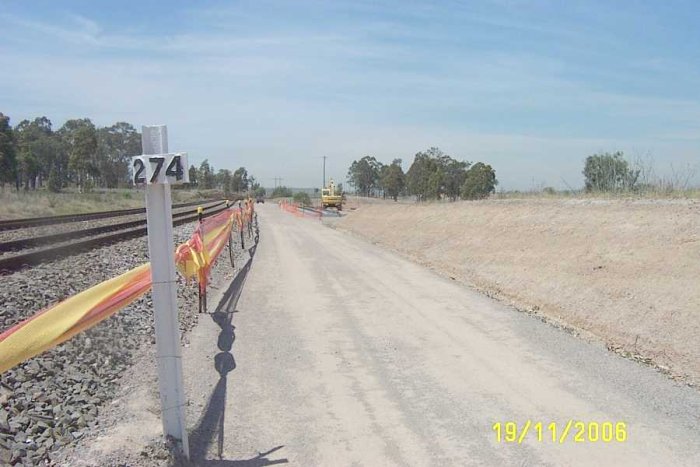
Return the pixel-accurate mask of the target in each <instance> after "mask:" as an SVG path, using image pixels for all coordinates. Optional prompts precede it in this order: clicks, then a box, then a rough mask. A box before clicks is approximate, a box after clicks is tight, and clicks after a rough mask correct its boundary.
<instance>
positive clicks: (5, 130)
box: [0, 112, 17, 190]
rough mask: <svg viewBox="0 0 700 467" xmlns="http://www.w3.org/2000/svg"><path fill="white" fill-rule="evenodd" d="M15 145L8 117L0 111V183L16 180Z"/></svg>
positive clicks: (3, 185)
mask: <svg viewBox="0 0 700 467" xmlns="http://www.w3.org/2000/svg"><path fill="white" fill-rule="evenodd" d="M16 173H17V145H16V141H15V134H14V131H13V129H12V126H10V117H8V116H6V115H4V114H3V113H2V112H0V184H1V185H2V188H3V190H4V189H5V183H6V182H10V183H12V182H13V181H14V182H16Z"/></svg>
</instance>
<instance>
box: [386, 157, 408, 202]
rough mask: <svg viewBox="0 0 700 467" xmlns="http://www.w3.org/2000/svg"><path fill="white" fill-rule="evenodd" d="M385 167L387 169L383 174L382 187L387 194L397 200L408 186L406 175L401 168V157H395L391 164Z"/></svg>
mask: <svg viewBox="0 0 700 467" xmlns="http://www.w3.org/2000/svg"><path fill="white" fill-rule="evenodd" d="M384 167H386V169H385V170H384V174H383V175H382V182H381V184H382V189H383V190H384V193H385V194H386V195H387V196H391V197H392V198H393V199H394V201H396V200H397V199H398V196H399V195H400V194H401V193H403V190H404V188H405V187H406V175H405V174H404V173H403V168H401V159H394V160H393V162H392V163H391V164H389V165H386V166H384Z"/></svg>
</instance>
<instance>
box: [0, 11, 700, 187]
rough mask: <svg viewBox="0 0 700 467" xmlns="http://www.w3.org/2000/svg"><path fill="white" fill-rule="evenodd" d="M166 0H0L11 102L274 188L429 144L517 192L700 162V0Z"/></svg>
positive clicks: (2, 54) (0, 48)
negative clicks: (120, 128) (596, 162)
mask: <svg viewBox="0 0 700 467" xmlns="http://www.w3.org/2000/svg"><path fill="white" fill-rule="evenodd" d="M162 3H163V2H153V1H143V0H142V1H138V2H132V1H122V2H119V3H118V4H116V6H110V7H107V6H106V5H107V4H106V3H102V2H94V1H71V2H60V3H59V2H51V1H45V2H36V1H35V2H15V1H12V2H10V1H5V0H0V111H1V112H3V113H5V114H7V115H10V117H12V119H13V120H12V122H13V123H15V124H16V123H17V122H19V121H20V120H21V119H24V118H33V117H35V116H41V115H46V116H48V117H49V118H50V119H51V120H52V121H53V122H54V124H55V125H56V127H58V126H60V125H61V124H62V123H63V122H64V121H65V120H66V119H69V118H78V117H90V118H91V119H93V121H94V122H95V123H96V124H98V125H110V124H112V123H114V122H115V121H121V120H125V121H129V122H131V123H133V124H135V125H139V126H140V125H143V124H155V123H165V124H167V125H168V130H169V131H168V132H169V135H170V149H171V150H176V151H187V152H188V153H189V154H190V161H191V162H194V163H199V162H201V160H202V159H204V158H208V159H209V161H210V162H211V163H212V164H213V165H214V166H215V167H216V168H231V169H235V168H237V167H239V166H245V167H247V168H248V170H249V172H251V173H252V174H253V175H255V176H257V178H258V179H259V180H261V181H262V182H263V184H264V185H267V186H271V185H272V184H273V181H272V178H273V177H277V176H280V177H283V178H284V182H283V183H284V184H287V185H291V186H315V185H318V184H320V180H321V156H323V155H326V156H328V162H327V164H328V166H327V167H328V169H327V171H328V173H329V174H330V175H333V176H335V177H336V178H337V179H340V180H344V179H345V173H346V171H347V167H348V166H349V164H350V162H351V161H352V160H353V159H357V158H360V157H362V156H364V155H368V154H369V155H374V156H376V157H377V158H378V159H380V160H383V161H385V162H390V161H391V160H392V159H393V158H396V157H400V158H402V159H403V160H404V169H408V166H409V165H410V162H411V161H412V160H413V155H414V154H415V153H416V152H418V151H420V150H424V149H426V148H428V147H430V146H438V147H440V148H441V149H442V150H443V151H445V152H446V153H448V154H450V155H452V156H453V157H456V158H460V159H466V160H469V161H485V162H488V163H491V164H492V165H493V166H494V167H495V169H496V172H497V176H498V179H499V181H500V182H501V187H502V188H505V189H529V188H531V187H533V186H542V185H552V186H555V187H564V186H565V185H567V184H568V185H570V186H574V187H578V186H581V185H582V176H581V169H582V166H583V160H584V159H585V157H586V156H587V155H589V154H592V153H595V152H599V151H616V150H622V151H624V152H625V153H626V154H627V155H628V156H629V157H631V158H637V157H643V158H645V159H646V160H647V161H649V160H653V162H654V164H655V166H656V170H657V172H658V173H659V174H661V175H668V174H671V173H672V172H676V173H681V172H684V171H686V170H687V168H688V167H691V168H692V169H693V170H695V171H698V172H700V165H699V163H700V85H699V84H700V28H698V20H699V19H700V2H696V1H690V0H688V1H668V2H659V1H633V0H628V1H600V2H597V1H566V2H554V1H538V0H491V1H480V2H469V1H463V2H456V1H442V2H413V1H399V2H371V1H362V0H360V1H333V2H326V1H309V2H284V1H264V0H263V1H238V2H206V1H202V2H199V1H198V2H191V1H189V2H169V6H168V7H167V8H166V7H164V6H162ZM699 180H700V177H698V176H697V175H696V176H695V177H694V181H695V183H698V181H699Z"/></svg>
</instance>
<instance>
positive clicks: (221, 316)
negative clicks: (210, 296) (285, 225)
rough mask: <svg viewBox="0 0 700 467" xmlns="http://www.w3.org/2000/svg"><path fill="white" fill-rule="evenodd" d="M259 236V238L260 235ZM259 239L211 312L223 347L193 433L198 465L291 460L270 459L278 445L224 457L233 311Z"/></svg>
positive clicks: (194, 459) (250, 464)
mask: <svg viewBox="0 0 700 467" xmlns="http://www.w3.org/2000/svg"><path fill="white" fill-rule="evenodd" d="M256 240H257V239H256ZM256 248H257V243H256V244H255V245H254V246H252V247H251V248H250V249H249V250H248V252H249V253H250V258H249V259H248V261H247V262H246V263H245V265H244V266H243V268H241V270H240V271H239V272H238V274H236V277H235V278H234V279H233V281H232V282H231V285H230V286H229V287H228V289H226V291H225V292H224V295H223V297H222V298H221V300H220V301H219V304H218V305H217V307H216V309H215V310H214V312H213V313H212V314H211V318H212V320H214V322H215V323H216V324H217V325H218V326H219V328H221V332H219V336H218V339H217V346H218V348H219V350H220V352H219V353H218V354H216V356H215V357H214V368H216V371H217V372H218V373H219V381H218V382H217V383H216V386H214V390H213V391H212V393H211V396H210V397H209V401H208V402H207V405H206V407H205V409H204V413H203V414H202V416H201V417H200V419H199V422H198V423H197V425H196V426H195V428H194V429H193V430H192V432H191V433H190V436H189V441H190V459H191V463H192V464H194V465H207V466H209V465H218V466H241V467H242V466H248V467H257V466H265V465H274V464H284V463H287V462H288V461H287V459H279V460H269V459H267V457H266V456H267V455H269V454H271V453H273V452H275V451H277V450H279V449H282V447H283V446H277V447H276V448H273V449H271V450H269V451H267V452H264V453H260V454H259V455H258V456H256V457H253V458H251V459H245V460H225V459H222V455H223V450H224V417H225V415H226V382H227V376H228V374H229V372H231V371H233V370H234V369H235V368H236V360H235V358H234V357H233V353H232V352H231V350H232V348H233V342H234V340H235V339H236V334H235V332H234V331H235V329H236V327H235V326H234V325H233V314H234V313H237V310H236V305H237V304H238V299H239V298H240V296H241V292H242V291H243V286H244V284H245V281H246V278H247V276H248V272H249V271H250V266H251V264H252V263H253V257H254V256H255V250H256ZM215 439H216V443H217V456H218V458H219V459H217V460H207V459H206V456H207V452H208V451H209V448H210V446H211V445H212V444H213V442H214V440H215Z"/></svg>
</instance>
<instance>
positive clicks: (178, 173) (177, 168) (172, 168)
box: [165, 156, 185, 181]
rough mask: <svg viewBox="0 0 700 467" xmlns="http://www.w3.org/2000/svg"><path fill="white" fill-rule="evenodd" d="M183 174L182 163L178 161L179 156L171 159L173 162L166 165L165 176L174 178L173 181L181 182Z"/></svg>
mask: <svg viewBox="0 0 700 467" xmlns="http://www.w3.org/2000/svg"><path fill="white" fill-rule="evenodd" d="M184 174H185V171H184V169H183V168H182V162H181V161H180V156H175V157H173V160H171V161H170V164H168V168H167V169H165V175H167V176H168V177H175V180H178V181H179V180H182V178H183V176H184Z"/></svg>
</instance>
